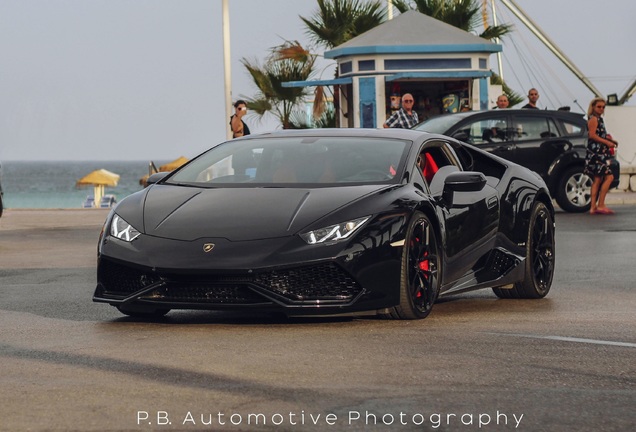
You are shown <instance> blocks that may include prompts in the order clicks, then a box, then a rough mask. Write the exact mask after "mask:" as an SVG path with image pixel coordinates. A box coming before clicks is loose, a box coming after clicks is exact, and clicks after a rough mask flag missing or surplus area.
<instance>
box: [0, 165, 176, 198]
mask: <svg viewBox="0 0 636 432" xmlns="http://www.w3.org/2000/svg"><path fill="white" fill-rule="evenodd" d="M154 162H155V165H156V166H160V165H162V164H164V163H166V162H169V161H154ZM148 168H149V161H68V162H44V161H37V162H36V161H28V162H27V161H2V178H1V181H2V190H3V191H4V199H3V201H4V207H5V208H7V209H68V208H82V206H83V203H84V201H86V197H87V196H88V195H93V190H94V189H93V187H92V186H81V187H77V186H76V182H77V181H78V180H79V179H80V178H82V177H84V176H85V175H87V174H89V173H91V172H93V171H95V170H98V169H106V170H108V171H111V172H113V173H115V174H119V175H120V179H119V182H118V183H117V186H115V187H106V189H105V191H104V193H105V194H112V195H115V197H116V199H117V201H118V202H119V201H121V200H122V199H123V198H125V197H127V196H128V195H130V194H132V193H135V192H137V191H140V190H142V189H143V186H142V185H141V184H140V183H139V180H140V179H141V178H142V177H143V176H144V175H147V174H148Z"/></svg>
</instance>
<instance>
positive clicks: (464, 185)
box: [442, 171, 486, 207]
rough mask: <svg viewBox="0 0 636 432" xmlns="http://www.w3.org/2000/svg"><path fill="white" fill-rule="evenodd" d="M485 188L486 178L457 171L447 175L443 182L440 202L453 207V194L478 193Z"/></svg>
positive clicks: (476, 173) (477, 173) (479, 174)
mask: <svg viewBox="0 0 636 432" xmlns="http://www.w3.org/2000/svg"><path fill="white" fill-rule="evenodd" d="M484 186H486V176H484V175H483V174H482V173H480V172H476V171H459V172H454V173H452V174H449V175H448V177H446V179H445V180H444V191H443V192H442V200H443V201H444V203H445V204H446V205H447V206H449V207H450V206H452V205H453V196H454V194H455V192H478V191H480V190H482V189H483V188H484Z"/></svg>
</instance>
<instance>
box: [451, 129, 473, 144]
mask: <svg viewBox="0 0 636 432" xmlns="http://www.w3.org/2000/svg"><path fill="white" fill-rule="evenodd" d="M453 138H455V139H456V140H458V141H462V142H468V138H469V136H468V132H466V131H465V130H459V131H457V132H455V133H454V134H453Z"/></svg>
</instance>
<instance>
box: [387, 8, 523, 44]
mask: <svg viewBox="0 0 636 432" xmlns="http://www.w3.org/2000/svg"><path fill="white" fill-rule="evenodd" d="M393 5H394V6H395V8H396V9H397V10H399V11H400V13H404V12H406V11H409V10H416V11H418V12H421V13H423V14H425V15H428V16H430V17H433V18H435V19H438V20H440V21H443V22H445V23H447V24H450V25H452V26H454V27H457V28H459V29H462V30H464V31H467V32H473V31H476V30H477V28H479V26H481V24H482V22H483V20H482V17H481V6H480V4H479V1H478V0H393ZM511 31H512V26H511V25H508V24H501V25H497V26H488V27H486V29H485V30H484V31H483V32H481V33H480V34H479V37H481V38H484V39H488V40H493V39H496V38H500V37H501V36H503V35H505V34H508V33H510V32H511Z"/></svg>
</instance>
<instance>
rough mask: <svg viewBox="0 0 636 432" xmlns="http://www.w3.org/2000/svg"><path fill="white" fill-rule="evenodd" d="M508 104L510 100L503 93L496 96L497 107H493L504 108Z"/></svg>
mask: <svg viewBox="0 0 636 432" xmlns="http://www.w3.org/2000/svg"><path fill="white" fill-rule="evenodd" d="M508 105H510V101H509V100H508V96H506V95H505V94H502V95H499V97H498V98H497V107H496V108H495V109H506V108H508Z"/></svg>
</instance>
